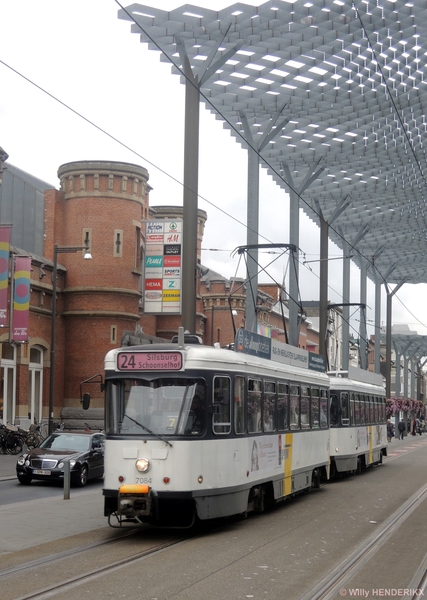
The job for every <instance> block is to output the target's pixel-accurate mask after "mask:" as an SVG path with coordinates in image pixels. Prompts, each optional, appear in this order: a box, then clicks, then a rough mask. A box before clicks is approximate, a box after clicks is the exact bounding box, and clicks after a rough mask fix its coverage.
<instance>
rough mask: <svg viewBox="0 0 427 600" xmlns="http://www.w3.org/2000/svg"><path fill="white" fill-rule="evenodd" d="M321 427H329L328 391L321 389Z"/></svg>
mask: <svg viewBox="0 0 427 600" xmlns="http://www.w3.org/2000/svg"><path fill="white" fill-rule="evenodd" d="M320 427H321V428H322V429H327V427H328V392H327V391H326V390H320Z"/></svg>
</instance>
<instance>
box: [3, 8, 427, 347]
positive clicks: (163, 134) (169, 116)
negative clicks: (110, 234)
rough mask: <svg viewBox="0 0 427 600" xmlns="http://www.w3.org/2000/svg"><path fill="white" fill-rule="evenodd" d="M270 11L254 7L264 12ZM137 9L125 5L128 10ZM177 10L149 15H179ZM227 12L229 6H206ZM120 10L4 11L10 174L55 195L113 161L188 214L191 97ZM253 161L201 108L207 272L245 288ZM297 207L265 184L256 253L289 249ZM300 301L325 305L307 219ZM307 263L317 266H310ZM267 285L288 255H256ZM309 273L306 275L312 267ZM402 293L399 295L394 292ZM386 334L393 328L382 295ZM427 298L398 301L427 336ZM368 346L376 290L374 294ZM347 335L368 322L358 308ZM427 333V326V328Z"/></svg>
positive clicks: (404, 296) (334, 287)
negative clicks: (85, 167)
mask: <svg viewBox="0 0 427 600" xmlns="http://www.w3.org/2000/svg"><path fill="white" fill-rule="evenodd" d="M261 2H262V0H259V2H258V1H255V0H246V2H245V3H246V4H250V5H258V4H260V3H261ZM130 4H131V3H130V2H129V3H126V2H123V6H128V5H130ZM183 4H185V2H180V1H179V0H152V1H151V2H150V1H147V2H146V5H147V6H151V7H155V8H161V9H162V10H172V9H174V8H178V7H179V6H181V5H183ZM193 4H194V5H196V6H203V7H206V8H210V9H214V10H220V9H221V8H224V7H226V6H227V5H229V4H231V2H224V1H220V0H198V1H197V2H194V3H193ZM119 8H120V6H119V5H118V3H117V2H115V1H114V0H40V1H38V2H35V1H34V0H20V1H19V2H17V1H16V0H0V146H1V147H2V148H3V149H4V150H5V151H6V152H7V153H8V154H9V159H8V162H10V163H11V164H13V165H14V166H16V167H18V168H20V169H22V170H24V171H26V172H28V173H30V174H31V175H34V176H35V177H38V178H39V179H42V180H44V181H46V182H48V183H50V184H52V186H53V187H56V188H58V187H59V180H58V177H57V171H58V168H59V166H60V165H62V164H64V163H67V162H72V161H78V160H111V161H123V162H129V163H134V164H137V165H141V166H143V167H145V168H147V170H148V172H149V176H150V179H149V183H150V185H151V187H152V188H153V190H152V192H151V193H150V205H151V206H156V205H182V201H183V188H182V181H183V172H184V168H183V150H184V92H185V90H184V86H183V85H181V84H180V82H179V77H178V76H176V75H172V73H171V67H170V65H169V64H166V63H164V62H160V55H159V52H156V51H152V50H148V48H147V47H146V45H144V44H141V43H140V41H139V36H138V35H137V34H134V33H131V24H130V22H128V21H124V20H120V19H118V16H117V13H118V10H119ZM246 197H247V152H246V151H245V150H244V149H242V148H241V146H240V145H239V144H238V143H237V142H236V141H235V140H234V139H233V138H232V137H231V135H230V133H229V132H228V131H226V130H225V129H223V127H222V124H221V122H220V121H217V120H215V118H214V117H213V116H212V115H211V114H210V113H209V112H208V111H207V109H206V108H205V107H204V106H203V105H202V106H201V111H200V149H199V208H202V209H203V210H205V211H206V212H207V214H208V220H207V222H206V227H205V235H204V239H203V246H202V263H203V265H205V266H207V267H209V268H210V269H213V270H214V271H217V272H219V273H221V274H222V275H224V276H225V277H234V276H239V277H244V276H245V270H244V265H243V263H242V261H240V263H239V256H238V255H234V253H233V251H234V250H235V249H236V248H237V247H238V246H243V245H245V244H246V243H247V240H246V227H245V224H246ZM288 215H289V199H288V197H287V195H286V194H285V193H284V191H283V190H281V189H280V188H278V186H276V185H275V184H274V183H273V182H272V180H271V179H270V178H269V177H268V175H267V173H266V170H265V169H261V173H260V231H259V233H260V239H259V243H263V244H264V243H268V242H272V243H275V244H278V243H288V242H289V218H288ZM300 226H301V233H300V248H301V250H302V251H303V253H304V254H303V255H302V256H301V265H300V285H301V298H302V301H303V302H304V300H306V301H308V300H318V298H319V262H317V261H318V259H319V252H320V250H319V231H318V228H317V226H316V225H314V223H312V222H311V221H310V220H309V219H308V218H307V217H306V216H305V215H304V214H303V213H301V220H300ZM329 256H330V258H334V259H335V258H337V260H331V261H330V262H329V294H328V297H329V301H330V302H333V303H339V302H340V301H342V293H341V292H342V260H339V259H338V257H340V256H342V252H341V251H340V250H339V249H338V248H337V247H336V246H334V245H333V244H332V243H330V245H329ZM306 261H311V262H306ZM260 262H261V264H262V266H263V267H264V269H265V270H264V271H262V272H261V273H260V275H259V282H260V283H271V282H272V281H276V282H279V283H282V281H283V279H284V278H285V283H286V284H287V274H288V271H289V264H288V258H287V255H285V256H282V257H279V255H278V254H271V253H260ZM304 263H305V264H304ZM393 287H394V286H391V288H393ZM359 289H360V281H359V270H358V269H357V267H355V266H352V269H351V298H350V302H354V303H356V302H359V300H360V293H359ZM382 296H383V301H382V313H381V323H382V324H385V320H386V313H385V293H384V290H383V293H382ZM426 297H427V286H426V285H424V284H418V285H416V286H415V285H410V284H405V285H404V286H403V287H402V288H401V289H400V290H399V291H398V292H397V294H396V295H395V296H394V298H393V323H394V324H407V325H408V326H409V328H410V329H411V330H412V331H416V332H417V333H418V334H422V335H426V334H427V318H425V309H424V306H425V300H426ZM367 303H368V311H367V318H368V334H371V333H373V318H374V317H373V314H374V312H373V311H374V286H373V284H372V283H370V282H368V301H367ZM350 310H351V311H352V312H351V315H352V316H351V325H352V329H351V333H353V335H355V336H356V337H357V330H358V327H359V319H360V314H359V311H358V310H357V309H355V308H354V307H351V308H350ZM424 323H426V324H424Z"/></svg>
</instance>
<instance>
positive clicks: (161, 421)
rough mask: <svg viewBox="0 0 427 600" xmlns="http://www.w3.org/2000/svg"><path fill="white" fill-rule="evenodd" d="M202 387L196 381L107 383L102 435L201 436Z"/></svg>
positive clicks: (169, 380) (204, 392)
mask: <svg viewBox="0 0 427 600" xmlns="http://www.w3.org/2000/svg"><path fill="white" fill-rule="evenodd" d="M205 399H206V384H205V382H204V381H202V380H196V379H170V378H159V379H155V380H153V381H145V380H138V379H121V380H115V381H109V382H107V387H106V432H107V434H110V435H114V434H119V435H130V436H131V435H132V436H134V435H139V436H141V435H142V436H143V435H147V434H154V435H167V436H170V435H201V434H202V433H203V429H204V410H205V404H206V403H205Z"/></svg>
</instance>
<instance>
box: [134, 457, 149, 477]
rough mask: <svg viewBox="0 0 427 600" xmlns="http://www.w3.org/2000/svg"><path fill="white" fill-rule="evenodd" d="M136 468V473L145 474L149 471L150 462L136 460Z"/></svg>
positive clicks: (145, 459) (142, 459)
mask: <svg viewBox="0 0 427 600" xmlns="http://www.w3.org/2000/svg"><path fill="white" fill-rule="evenodd" d="M135 465H136V468H137V469H138V471H140V472H141V473H146V472H147V471H149V470H150V467H151V465H150V461H149V460H148V458H138V460H137V461H136V463H135Z"/></svg>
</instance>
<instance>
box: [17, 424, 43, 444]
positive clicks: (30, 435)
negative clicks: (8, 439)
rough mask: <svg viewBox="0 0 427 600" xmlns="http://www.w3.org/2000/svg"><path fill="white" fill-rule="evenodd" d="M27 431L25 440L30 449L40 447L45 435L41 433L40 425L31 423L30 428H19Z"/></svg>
mask: <svg viewBox="0 0 427 600" xmlns="http://www.w3.org/2000/svg"><path fill="white" fill-rule="evenodd" d="M21 431H25V436H24V442H25V445H26V446H27V448H28V450H32V449H33V448H38V447H39V446H40V444H41V443H42V441H43V440H44V437H43V436H42V434H41V433H40V425H34V424H32V425H30V427H29V429H28V430H21V429H20V430H19V432H21Z"/></svg>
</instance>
